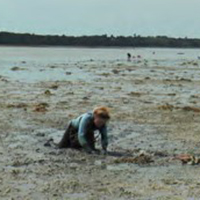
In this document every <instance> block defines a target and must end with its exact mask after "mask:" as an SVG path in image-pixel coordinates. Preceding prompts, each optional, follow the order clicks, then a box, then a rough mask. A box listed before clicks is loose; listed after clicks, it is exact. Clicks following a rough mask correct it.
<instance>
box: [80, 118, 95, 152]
mask: <svg viewBox="0 0 200 200" xmlns="http://www.w3.org/2000/svg"><path fill="white" fill-rule="evenodd" d="M89 123H90V117H89V116H87V115H85V116H83V117H82V119H81V121H80V124H79V129H78V140H79V143H80V145H81V146H82V147H83V148H85V149H86V150H88V151H90V150H92V149H91V148H90V146H89V144H88V141H87V139H86V133H87V128H88V124H89Z"/></svg>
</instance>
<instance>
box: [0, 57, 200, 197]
mask: <svg viewBox="0 0 200 200" xmlns="http://www.w3.org/2000/svg"><path fill="white" fill-rule="evenodd" d="M20 62H21V63H20ZM20 62H16V65H10V66H9V67H8V69H9V70H10V72H9V73H12V75H13V77H11V76H5V74H4V75H2V76H1V77H0V109H1V111H0V112H1V114H0V130H1V134H0V143H1V145H0V183H1V184H0V196H1V199H2V200H4V199H5V200H7V199H13V200H18V199H19V200H21V199H24V200H25V199H26V200H28V199H30V200H32V199H35V200H37V199H44V200H46V199H86V200H96V199H110V200H112V199H120V200H122V199H123V200H124V199H138V200H140V199H141V200H147V199H158V200H179V199H180V200H182V199H187V200H193V199H199V196H200V190H199V185H200V180H199V174H200V171H199V167H200V166H198V165H197V166H193V165H182V164H181V162H180V161H178V160H175V159H173V158H174V156H175V155H177V154H181V153H191V154H194V155H196V156H200V150H199V148H200V140H199V139H200V133H199V128H200V118H199V115H200V110H199V108H200V101H199V100H200V92H199V91H200V74H199V73H198V72H199V67H200V62H199V61H198V60H194V59H193V60H191V59H183V60H180V62H179V61H178V62H176V63H173V62H172V63H168V64H166V63H165V62H163V61H162V60H156V59H155V60H151V61H149V60H148V59H144V58H142V59H140V60H135V61H134V62H126V61H125V60H112V61H109V60H106V61H99V60H86V61H80V62H79V61H77V62H73V63H70V64H69V63H62V64H60V63H59V64H55V63H52V65H50V64H49V63H48V64H44V65H40V66H37V68H36V69H35V71H34V69H33V68H32V67H31V66H32V63H29V61H26V60H24V61H20ZM13 67H15V68H13ZM33 71H34V73H33ZM15 74H16V75H17V76H21V77H26V78H27V79H21V80H18V79H17V78H15V77H14V75H15ZM32 75H34V76H36V78H37V77H39V79H38V80H37V81H30V80H32V78H33V77H31V76H32ZM54 75H55V77H54V79H56V80H48V78H45V77H48V76H54ZM59 75H61V77H66V78H65V80H64V79H62V78H61V79H59ZM29 76H30V79H29ZM99 104H101V105H106V106H108V107H110V108H111V110H112V120H111V121H110V123H109V141H110V145H109V148H108V150H109V152H110V154H109V155H108V156H102V155H87V154H85V153H84V152H80V151H76V150H71V149H66V150H59V149H56V148H55V146H54V145H53V144H52V143H50V145H49V146H44V144H45V143H46V142H47V141H48V140H49V139H51V138H52V139H53V140H54V142H58V141H59V139H60V138H61V136H62V134H63V132H64V130H65V128H66V125H67V122H68V121H69V120H70V119H72V118H73V117H76V116H78V115H79V114H82V113H84V112H87V111H88V110H90V109H91V108H93V107H95V106H97V105H99ZM98 143H99V142H98ZM141 152H143V153H141ZM141 155H145V156H148V157H150V160H140V156H141ZM136 157H138V158H139V159H137V160H131V159H132V158H136ZM129 161H130V162H129Z"/></svg>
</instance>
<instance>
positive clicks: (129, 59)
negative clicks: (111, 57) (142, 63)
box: [127, 53, 131, 62]
mask: <svg viewBox="0 0 200 200" xmlns="http://www.w3.org/2000/svg"><path fill="white" fill-rule="evenodd" d="M127 60H128V62H130V61H131V54H130V53H127Z"/></svg>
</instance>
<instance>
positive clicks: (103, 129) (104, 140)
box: [100, 126, 108, 149]
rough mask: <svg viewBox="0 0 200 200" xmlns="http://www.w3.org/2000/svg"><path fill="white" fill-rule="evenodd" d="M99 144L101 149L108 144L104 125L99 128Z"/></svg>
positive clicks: (105, 147)
mask: <svg viewBox="0 0 200 200" xmlns="http://www.w3.org/2000/svg"><path fill="white" fill-rule="evenodd" d="M100 133H101V146H102V149H107V146H108V133H107V126H104V127H103V128H102V129H101V130H100Z"/></svg>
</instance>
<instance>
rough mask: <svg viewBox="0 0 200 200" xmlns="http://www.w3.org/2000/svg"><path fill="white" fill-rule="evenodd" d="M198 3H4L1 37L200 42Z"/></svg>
mask: <svg viewBox="0 0 200 200" xmlns="http://www.w3.org/2000/svg"><path fill="white" fill-rule="evenodd" d="M199 7H200V1H199V0H190V1H189V0H162V1H161V0H127V1H126V2H125V1H124V0H117V1H116V0H107V1H106V0H51V1H49V0H40V1H39V0H35V1H34V2H33V1H31V0H17V1H16V0H0V31H8V32H17V33H34V34H44V35H46V34H49V35H63V34H64V35H74V36H82V35H103V34H107V35H115V36H118V35H123V36H130V35H134V34H137V35H142V36H157V35H165V36H168V37H189V38H200V30H199V27H200V21H199V20H198V19H199V18H200V12H199Z"/></svg>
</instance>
